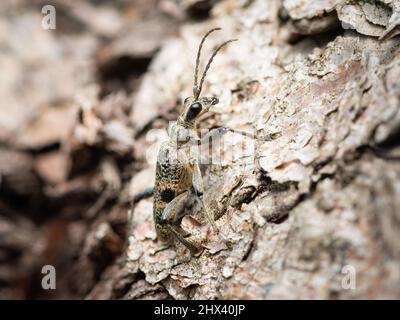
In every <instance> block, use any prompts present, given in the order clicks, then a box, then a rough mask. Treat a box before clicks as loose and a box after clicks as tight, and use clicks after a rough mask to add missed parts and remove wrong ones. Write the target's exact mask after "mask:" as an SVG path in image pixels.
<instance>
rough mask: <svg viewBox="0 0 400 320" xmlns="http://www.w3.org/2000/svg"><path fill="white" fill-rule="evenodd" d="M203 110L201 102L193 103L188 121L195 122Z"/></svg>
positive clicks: (188, 114)
mask: <svg viewBox="0 0 400 320" xmlns="http://www.w3.org/2000/svg"><path fill="white" fill-rule="evenodd" d="M202 109H203V107H202V106H201V104H200V103H199V102H195V103H192V104H191V105H190V107H189V110H188V113H187V119H188V120H189V121H190V120H193V119H194V118H196V116H197V115H198V114H199V113H200V112H201V110H202Z"/></svg>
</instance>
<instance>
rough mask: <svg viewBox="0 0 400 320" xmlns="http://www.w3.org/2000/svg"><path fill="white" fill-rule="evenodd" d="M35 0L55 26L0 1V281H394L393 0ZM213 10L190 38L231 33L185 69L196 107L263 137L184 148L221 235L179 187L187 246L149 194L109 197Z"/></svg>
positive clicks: (398, 289)
mask: <svg viewBox="0 0 400 320" xmlns="http://www.w3.org/2000/svg"><path fill="white" fill-rule="evenodd" d="M46 4H47V3H46ZM53 4H54V6H55V7H56V10H57V29H56V30H55V31H54V30H53V31H51V30H42V29H41V27H40V22H41V18H42V16H41V14H40V9H41V6H42V5H43V3H42V2H41V1H23V0H20V1H3V2H2V3H1V4H0V8H1V12H2V14H1V15H2V17H1V20H0V35H1V37H0V46H1V47H4V48H6V49H7V50H2V51H1V52H0V66H1V69H2V72H1V75H0V82H1V86H0V101H1V106H0V139H1V145H0V174H1V180H0V183H1V195H0V210H1V211H0V262H1V265H0V297H1V298H27V297H29V298H42V297H48V298H69V297H73V298H83V297H86V298H89V299H120V298H123V299H220V298H229V299H241V298H244V299H314V298H319V299H347V298H351V299H362V298H373V299H375V298H400V162H399V160H400V148H399V128H400V111H399V110H400V109H399V106H400V82H399V77H400V49H399V48H400V38H399V37H396V35H397V33H398V27H397V25H398V24H399V23H400V18H399V17H400V2H399V1H397V0H380V1H347V0H346V1H344V0H335V1H334V0H326V1H320V0H313V1H311V0H308V1H305V0H283V1H282V0H271V1H262V0H248V1H235V0H225V1H196V0H181V1H178V0H175V1H173V0H163V1H156V0H152V1H148V0H142V1H123V0H120V1H113V2H112V4H111V3H110V4H108V3H107V2H104V3H103V2H99V3H96V2H94V1H93V2H85V1H77V4H74V5H73V6H72V5H70V4H69V2H67V1H53ZM78 8H79V9H78ZM216 26H218V27H221V28H222V31H220V32H219V33H215V35H213V36H212V37H210V39H209V40H208V42H207V44H206V45H205V48H204V52H203V56H204V57H207V56H208V55H209V52H210V50H211V49H212V48H214V47H215V46H216V45H217V44H219V43H220V42H221V41H223V40H226V39H230V38H237V39H239V41H238V42H235V43H232V44H231V45H230V46H229V47H227V48H226V49H224V50H223V51H222V52H221V53H220V54H219V55H218V56H217V57H216V59H215V61H214V64H213V66H212V67H211V69H210V71H209V75H208V77H207V80H206V82H205V87H204V95H215V96H218V97H219V98H220V108H221V109H223V111H224V112H223V113H222V114H220V115H212V116H209V117H206V118H204V119H203V120H202V121H201V124H200V126H201V127H202V128H212V127H216V126H220V125H227V126H230V127H232V128H236V129H241V130H248V131H251V130H252V131H256V132H258V133H259V134H260V135H263V136H269V137H271V139H270V140H269V141H253V140H251V139H249V138H245V137H241V136H239V137H236V136H235V137H231V138H232V139H228V140H229V141H228V142H227V143H224V144H221V146H220V148H218V152H219V153H220V154H221V155H222V156H223V157H222V160H221V161H220V162H218V163H213V164H212V165H207V166H204V168H203V169H204V175H205V185H206V192H205V197H206V201H208V203H210V206H211V207H212V208H213V214H214V215H215V217H216V218H217V224H218V226H219V227H220V229H221V231H222V233H223V234H224V235H225V237H226V238H228V239H229V240H230V242H231V244H232V246H231V248H227V247H225V246H224V245H223V244H221V243H220V241H219V239H218V237H217V236H216V235H215V233H214V232H213V231H212V229H211V228H210V226H209V224H208V223H207V221H206V219H205V218H204V216H203V210H202V208H201V207H200V206H199V205H198V204H197V203H195V202H193V203H191V204H190V205H188V208H187V209H186V210H187V213H188V215H187V216H185V217H184V218H183V221H182V226H183V228H184V229H186V230H188V231H189V232H190V233H192V234H193V238H194V239H196V240H197V241H199V242H202V243H203V245H204V246H205V247H206V250H205V252H204V254H202V255H201V256H200V257H199V258H192V257H190V254H189V253H188V251H187V250H186V249H185V248H184V247H183V246H182V245H181V244H179V243H176V244H173V245H169V246H166V245H165V244H163V243H161V242H160V241H157V239H156V234H155V230H154V224H153V218H152V199H151V198H150V199H145V200H142V201H141V202H139V203H138V204H137V205H136V207H135V208H134V210H133V213H132V215H131V216H130V218H131V225H130V226H129V228H128V209H129V201H130V200H131V199H132V197H133V196H134V195H136V194H137V193H138V192H140V191H142V190H143V189H145V188H146V187H151V186H152V184H153V181H154V172H155V164H154V161H149V159H151V158H152V156H153V155H154V154H155V152H156V151H157V149H158V146H159V145H160V143H161V139H160V135H155V133H156V132H165V129H166V128H167V126H168V121H170V120H174V119H175V118H176V117H177V114H178V109H179V106H180V105H181V103H182V101H183V99H184V98H185V97H186V96H188V95H190V93H191V91H192V81H193V70H194V61H195V55H196V50H197V46H198V43H199V41H200V39H201V36H202V35H203V34H204V33H205V32H206V31H208V30H209V29H211V28H212V27H216ZM203 66H204V65H203ZM156 129H160V130H162V131H156ZM164 134H166V133H164ZM161 136H162V135H161ZM239 143H241V144H244V145H245V146H246V148H247V149H248V151H249V152H251V151H254V154H255V156H254V159H253V158H251V161H250V160H249V159H247V158H246V157H245V158H243V157H239V156H238V155H237V152H236V151H235V150H236V149H235V147H236V146H237V145H238V144H239ZM253 148H254V149H253ZM253 160H254V161H253ZM44 264H52V265H54V266H55V267H56V269H57V290H55V291H52V292H49V291H44V290H42V289H41V288H40V279H41V274H40V270H41V267H42V266H43V265H44ZM346 266H351V268H354V270H355V272H356V277H355V279H356V288H355V289H352V290H347V289H346V288H344V287H343V281H344V278H345V276H346V274H345V273H343V271H345V270H348V269H346Z"/></svg>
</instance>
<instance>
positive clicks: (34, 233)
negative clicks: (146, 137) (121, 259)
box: [0, 0, 211, 299]
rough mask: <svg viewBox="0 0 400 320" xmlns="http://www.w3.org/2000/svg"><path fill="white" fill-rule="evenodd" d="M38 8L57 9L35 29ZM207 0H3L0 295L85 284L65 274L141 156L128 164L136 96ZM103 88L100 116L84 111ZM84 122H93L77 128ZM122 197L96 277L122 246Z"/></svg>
mask: <svg viewBox="0 0 400 320" xmlns="http://www.w3.org/2000/svg"><path fill="white" fill-rule="evenodd" d="M46 5H53V6H54V7H55V8H56V29H54V30H53V29H47V30H46V29H44V28H43V27H42V20H43V19H44V18H45V17H46V15H47V14H48V13H50V12H47V11H44V12H43V13H42V8H43V7H45V6H46ZM210 6H211V1H183V2H176V1H159V0H157V1H153V0H132V1H131V0H121V1H120V0H117V1H104V0H93V1H83V0H82V1H36V0H34V1H33V0H26V1H25V0H22V1H19V0H7V1H1V3H0V70H1V71H0V101H1V102H0V141H1V144H0V172H1V176H0V184H1V196H0V298H11V299H21V298H67V297H68V298H77V297H82V296H83V295H84V294H85V293H86V292H85V290H87V288H89V287H90V285H91V284H90V281H88V282H89V283H88V284H87V288H86V285H85V284H82V283H80V284H79V285H77V284H76V283H79V280H76V279H75V277H74V276H73V274H74V270H73V265H74V261H76V260H77V259H78V255H79V252H80V250H81V247H82V245H83V244H82V241H83V239H84V238H85V236H86V235H87V233H88V232H89V231H88V228H89V226H90V225H91V223H92V222H93V220H95V219H96V217H97V214H98V213H99V211H100V210H101V209H102V208H104V207H107V206H110V203H112V202H113V201H114V202H115V199H116V198H117V197H118V196H119V193H118V191H120V190H121V188H122V187H121V186H122V185H124V184H125V183H126V182H127V181H129V179H130V178H131V175H132V173H133V172H134V171H135V166H138V165H139V164H137V163H135V161H133V160H134V151H133V139H134V134H133V129H132V124H131V122H130V118H129V113H130V111H131V103H132V101H131V98H132V94H133V93H134V92H135V90H136V88H137V86H138V83H139V82H140V79H141V76H142V75H143V74H144V73H145V72H146V70H147V68H148V66H149V64H150V62H151V60H152V58H153V56H154V55H155V54H156V52H157V51H158V50H159V48H160V46H161V45H162V44H163V43H164V42H166V41H168V39H169V38H173V37H175V36H176V35H177V32H178V27H179V25H180V24H181V23H183V22H184V21H187V20H195V21H196V20H201V19H205V18H206V17H207V15H208V12H209V9H210ZM48 22H49V21H48ZM103 97H106V98H105V103H104V104H102V107H101V108H99V109H98V110H97V112H98V113H99V114H98V117H92V118H91V114H86V113H85V111H82V109H84V108H85V106H87V105H92V104H93V103H96V101H98V99H103ZM77 101H78V102H77ZM80 108H81V109H80ZM100 109H101V110H100ZM89 113H90V112H89ZM100 113H101V114H100ZM99 119H105V121H107V123H108V124H109V126H108V128H107V129H105V128H100V123H97V122H98V121H100V120H99ZM96 121H97V122H96ZM83 122H85V123H87V122H89V123H90V125H89V126H88V127H84V126H81V127H80V124H82V123H83ZM103 123H104V122H103ZM88 128H89V129H88ZM99 131H101V132H99ZM103 160H104V161H103ZM99 199H100V200H99ZM128 202H129V199H128V198H125V199H124V200H123V201H121V205H120V211H118V208H115V209H114V210H113V213H112V214H113V215H114V216H115V217H114V218H113V223H112V224H111V226H112V230H111V231H110V232H109V233H107V235H108V236H109V237H110V239H109V241H108V242H107V244H105V245H106V246H107V248H105V249H104V250H102V249H100V251H98V252H101V255H100V256H99V257H93V259H94V260H93V261H96V264H97V263H100V264H99V270H92V269H91V268H87V270H88V272H89V273H91V275H90V276H89V278H92V281H94V279H95V278H96V277H97V276H98V275H99V274H100V273H101V271H102V268H103V266H105V265H107V264H108V263H109V261H110V259H113V257H115V256H116V255H117V254H119V253H120V251H121V250H122V244H123V240H122V239H124V233H125V228H124V225H125V223H124V222H125V219H126V218H125V216H126V209H127V208H128ZM121 221H122V222H121ZM93 245H96V244H95V243H94V244H93ZM88 250H89V251H90V250H91V249H88ZM95 251H96V250H95ZM98 259H100V260H104V261H103V262H99V260H98ZM45 264H51V265H54V266H55V267H56V270H57V274H58V277H60V278H59V281H58V283H57V290H54V291H52V290H48V291H45V290H42V289H41V287H40V283H41V282H40V279H41V277H42V274H41V268H42V266H43V265H45Z"/></svg>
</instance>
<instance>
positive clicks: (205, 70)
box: [195, 39, 238, 99]
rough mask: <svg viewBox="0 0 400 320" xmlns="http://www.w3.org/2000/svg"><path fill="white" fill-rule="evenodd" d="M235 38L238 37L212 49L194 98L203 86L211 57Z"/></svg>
mask: <svg viewBox="0 0 400 320" xmlns="http://www.w3.org/2000/svg"><path fill="white" fill-rule="evenodd" d="M237 40H238V39H231V40H228V41H225V42H224V43H222V44H221V45H220V46H219V47H218V48H217V49H215V50H214V52H213V54H212V55H211V57H210V60H208V63H207V65H206V68H205V69H204V72H203V76H202V77H201V80H200V85H199V88H198V90H197V95H195V98H196V99H197V98H198V97H199V95H200V92H201V89H202V88H203V82H204V79H205V78H206V75H207V71H208V69H210V66H211V63H212V61H213V59H214V58H215V56H216V55H217V53H218V51H219V50H221V49H222V48H223V47H225V46H226V45H227V44H228V43H230V42H233V41H237Z"/></svg>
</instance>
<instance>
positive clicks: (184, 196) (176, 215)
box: [161, 191, 203, 256]
mask: <svg viewBox="0 0 400 320" xmlns="http://www.w3.org/2000/svg"><path fill="white" fill-rule="evenodd" d="M189 195H190V192H189V191H185V192H183V193H181V194H180V195H178V196H176V197H175V198H174V199H172V201H171V202H169V203H168V205H167V206H166V207H165V209H164V211H163V213H162V216H161V223H162V224H164V225H166V226H167V227H168V229H169V230H170V231H171V233H172V234H173V235H174V236H175V237H176V238H177V239H178V240H179V241H180V242H181V243H182V244H184V245H185V246H186V247H187V248H188V249H189V250H190V252H191V253H192V255H194V256H199V255H200V254H201V253H202V252H203V247H202V246H201V245H199V244H197V243H195V242H193V241H190V240H188V239H185V238H187V237H188V236H190V233H188V232H186V231H185V230H183V229H182V228H181V227H180V226H178V225H176V223H177V222H178V221H179V219H180V217H181V215H180V213H181V212H182V210H183V209H184V207H185V205H186V203H187V200H188V198H189Z"/></svg>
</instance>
